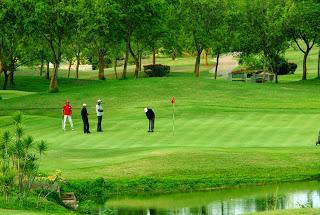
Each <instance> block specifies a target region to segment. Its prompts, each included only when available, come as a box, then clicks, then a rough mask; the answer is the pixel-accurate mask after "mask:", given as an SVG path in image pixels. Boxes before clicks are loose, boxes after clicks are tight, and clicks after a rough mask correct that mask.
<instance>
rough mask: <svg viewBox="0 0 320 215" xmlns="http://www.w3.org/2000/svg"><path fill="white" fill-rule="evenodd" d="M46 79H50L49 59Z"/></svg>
mask: <svg viewBox="0 0 320 215" xmlns="http://www.w3.org/2000/svg"><path fill="white" fill-rule="evenodd" d="M46 79H47V80H49V79H50V62H49V61H47V71H46Z"/></svg>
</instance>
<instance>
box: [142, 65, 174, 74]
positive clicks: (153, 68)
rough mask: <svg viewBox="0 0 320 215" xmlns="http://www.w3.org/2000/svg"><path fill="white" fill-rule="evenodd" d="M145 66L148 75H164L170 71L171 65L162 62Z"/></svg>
mask: <svg viewBox="0 0 320 215" xmlns="http://www.w3.org/2000/svg"><path fill="white" fill-rule="evenodd" d="M143 68H144V72H145V73H146V75H147V76H148V77H163V76H167V75H168V74H169V73H170V66H166V65H162V64H155V65H153V64H151V65H144V66H143Z"/></svg>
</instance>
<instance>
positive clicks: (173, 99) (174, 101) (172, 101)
mask: <svg viewBox="0 0 320 215" xmlns="http://www.w3.org/2000/svg"><path fill="white" fill-rule="evenodd" d="M174 103H176V99H175V98H174V96H172V98H171V104H172V105H174Z"/></svg>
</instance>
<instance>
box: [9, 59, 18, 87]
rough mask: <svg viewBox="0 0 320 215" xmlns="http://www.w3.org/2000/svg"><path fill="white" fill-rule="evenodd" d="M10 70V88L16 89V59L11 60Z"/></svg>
mask: <svg viewBox="0 0 320 215" xmlns="http://www.w3.org/2000/svg"><path fill="white" fill-rule="evenodd" d="M9 69H10V73H9V86H10V87H14V86H15V83H14V72H15V70H16V60H15V58H14V57H13V58H12V59H11V62H10V66H9Z"/></svg>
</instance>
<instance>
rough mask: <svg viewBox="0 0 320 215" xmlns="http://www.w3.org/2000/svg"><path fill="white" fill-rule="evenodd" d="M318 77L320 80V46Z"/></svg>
mask: <svg viewBox="0 0 320 215" xmlns="http://www.w3.org/2000/svg"><path fill="white" fill-rule="evenodd" d="M318 79H319V80H320V47H319V52H318Z"/></svg>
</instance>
